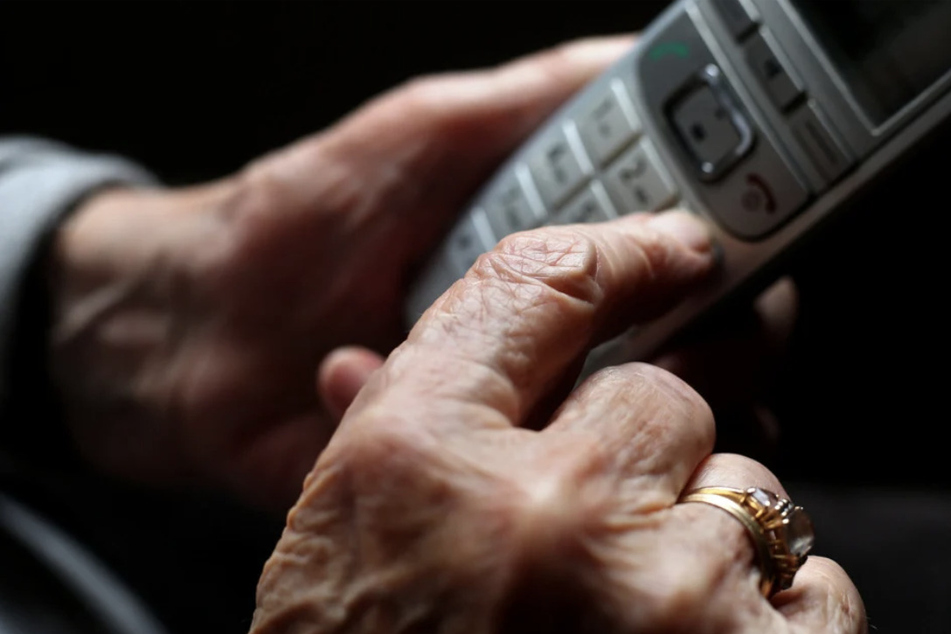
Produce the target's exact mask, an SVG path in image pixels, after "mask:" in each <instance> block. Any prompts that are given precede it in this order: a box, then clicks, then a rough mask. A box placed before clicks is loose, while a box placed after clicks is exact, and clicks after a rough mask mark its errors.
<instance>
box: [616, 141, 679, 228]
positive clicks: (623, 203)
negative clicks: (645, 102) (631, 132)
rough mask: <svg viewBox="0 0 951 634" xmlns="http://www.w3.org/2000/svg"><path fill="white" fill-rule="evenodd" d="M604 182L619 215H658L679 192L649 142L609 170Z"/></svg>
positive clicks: (639, 144)
mask: <svg viewBox="0 0 951 634" xmlns="http://www.w3.org/2000/svg"><path fill="white" fill-rule="evenodd" d="M603 182H604V186H605V188H606V189H607V191H608V193H609V194H610V196H611V199H612V200H613V201H614V205H615V207H616V208H617V211H618V213H619V214H627V213H632V212H635V211H659V210H661V209H665V208H667V207H669V206H670V205H672V204H673V203H674V202H675V201H676V200H677V189H676V187H674V184H673V181H672V180H671V179H670V177H669V176H667V174H666V172H665V171H664V168H663V167H662V166H661V162H660V158H659V157H658V156H657V152H656V150H655V149H654V146H653V145H652V144H651V143H650V141H648V140H647V139H646V138H645V139H641V141H640V142H639V143H638V144H637V145H635V146H634V147H633V148H631V149H630V150H628V151H627V152H625V153H624V154H622V155H621V156H620V158H618V159H617V160H616V161H615V162H614V163H612V164H611V165H610V166H609V167H608V170H607V172H606V173H605V174H604V177H603Z"/></svg>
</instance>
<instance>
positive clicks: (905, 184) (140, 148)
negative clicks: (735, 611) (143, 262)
mask: <svg viewBox="0 0 951 634" xmlns="http://www.w3.org/2000/svg"><path fill="white" fill-rule="evenodd" d="M665 4H666V3H665V2H647V1H641V2H636V1H629V2H582V1H574V2H530V1H523V2H488V1H484V2H425V3H424V2H416V3H410V2H386V3H376V2H240V3H238V2H210V1H206V2H190V3H186V2H168V1H166V2H109V3H106V2H99V3H93V2H68V3H54V2H35V3H28V2H9V1H8V2H0V58H2V59H3V60H4V64H3V70H2V71H0V72H2V82H0V134H9V133H25V134H37V135H43V136H48V137H52V138H56V139H61V140H64V141H67V142H69V143H72V144H75V145H77V146H79V147H83V148H88V149H93V150H103V151H109V152H116V153H120V154H123V155H126V156H128V157H131V158H133V159H135V160H137V161H139V162H141V163H142V164H144V165H145V166H147V167H149V168H150V169H152V170H154V171H155V172H156V173H157V174H158V175H159V176H160V177H161V178H163V179H165V180H166V182H168V183H170V184H173V185H174V184H182V183H189V182H197V181H201V180H205V179H210V178H214V177H217V176H222V175H224V174H226V173H228V172H230V171H233V170H235V169H238V168H240V167H241V166H242V165H243V164H245V163H246V162H248V161H249V160H251V159H253V158H255V157H257V156H259V155H260V154H262V153H263V152H266V151H269V150H272V149H275V148H278V147H280V146H282V145H283V144H286V143H288V142H291V141H293V140H295V139H297V138H299V137H300V136H303V135H306V134H309V133H311V132H314V131H317V130H319V129H321V128H323V127H325V126H328V125H331V124H332V123H333V122H334V121H335V120H337V119H338V118H340V117H341V116H342V115H344V114H345V113H347V112H348V111H350V110H352V109H353V108H355V107H357V106H358V105H359V104H361V103H362V102H364V101H365V100H366V99H368V98H370V97H371V96H373V95H375V94H378V93H379V92H381V91H383V90H386V89H388V88H390V87H393V86H394V85H397V84H399V83H400V82H402V81H404V80H406V79H408V78H410V77H412V76H415V75H418V74H422V73H429V72H436V71H441V70H449V69H461V68H474V67H479V66H485V65H490V64H495V63H499V62H502V61H504V60H507V59H510V58H512V57H514V56H517V55H520V54H523V53H526V52H530V51H533V50H537V49H539V48H542V47H545V46H548V45H551V44H555V43H558V42H561V41H564V40H567V39H571V38H575V37H580V36H584V35H589V34H603V33H620V32H627V31H632V30H636V29H639V28H640V27H642V26H643V25H645V24H646V23H647V22H648V21H649V20H650V19H651V18H652V17H653V16H654V15H656V13H657V12H658V11H659V10H660V9H661V8H662V7H663V6H664V5H665ZM933 141H934V142H933V143H932V144H931V146H930V147H929V148H927V150H926V151H925V152H923V153H922V154H921V155H919V156H918V157H916V158H915V159H914V160H913V161H912V162H909V163H907V164H905V165H904V166H902V167H900V168H899V169H898V170H897V171H896V172H895V174H894V176H893V177H892V178H891V179H889V180H887V181H885V180H883V181H882V182H880V183H878V185H877V187H876V188H875V189H874V190H873V191H872V192H871V193H869V194H868V195H866V196H863V197H862V198H860V199H859V200H858V201H857V202H856V204H855V206H854V208H853V209H852V210H851V212H850V214H849V215H848V216H847V217H846V218H845V220H844V221H843V222H841V223H839V224H837V225H836V226H834V227H832V228H831V229H830V230H829V231H827V232H826V233H824V234H823V235H822V236H821V237H819V238H818V239H817V240H815V241H814V242H813V243H812V245H811V246H810V248H809V249H808V250H805V251H803V252H802V253H801V254H800V256H799V257H798V258H797V259H795V260H794V261H792V262H791V263H790V265H789V272H790V273H792V274H793V276H794V277H795V279H796V280H797V282H798V285H799V288H800V292H801V296H802V316H801V320H800V322H799V326H798V328H797V332H796V335H795V338H794V341H793V346H792V348H791V351H790V356H789V358H788V360H787V363H786V364H785V365H784V367H783V371H782V373H783V375H782V377H781V380H780V382H779V383H778V387H777V389H776V390H775V392H774V393H773V394H772V401H771V404H772V405H773V406H774V408H775V409H776V411H777V412H778V413H779V414H780V417H781V421H782V424H783V428H782V429H783V431H782V435H781V437H780V448H779V451H778V453H775V454H770V455H769V456H767V457H764V460H767V461H768V464H769V466H771V467H772V468H773V469H774V470H775V471H776V472H777V473H778V474H779V475H780V476H781V477H783V478H784V480H785V481H787V482H790V489H791V490H792V491H801V495H802V496H804V497H805V498H806V499H811V500H813V502H812V506H811V507H810V508H811V510H813V511H814V513H813V515H814V518H815V519H816V522H817V525H818V526H819V528H820V542H819V550H820V551H822V552H823V553H825V554H831V555H834V556H836V557H837V558H838V559H840V560H841V561H843V563H845V564H846V567H847V568H848V570H849V571H850V572H851V573H852V574H853V577H854V578H855V579H856V581H857V583H858V585H859V587H860V590H862V591H863V593H864V594H865V597H866V600H867V601H868V603H869V611H870V615H871V617H872V623H873V625H877V626H878V627H879V631H893V632H909V631H915V632H931V631H935V632H938V631H944V630H942V629H939V628H945V627H946V623H947V620H946V619H944V616H946V615H944V614H942V613H943V612H944V611H945V610H946V608H941V607H940V606H942V605H945V604H946V603H947V601H946V600H944V599H943V598H942V597H946V596H948V592H947V591H948V589H949V588H948V581H947V580H946V579H945V578H944V577H945V576H946V575H943V574H941V572H942V570H943V566H944V564H945V562H948V561H949V560H951V557H949V556H948V553H946V552H944V551H945V550H947V547H946V546H939V544H940V542H943V541H947V540H946V539H943V538H942V536H945V537H946V536H947V535H948V530H947V527H949V526H951V523H949V521H948V517H949V513H948V512H947V509H946V508H945V506H946V505H945V504H944V501H943V496H942V495H941V493H942V492H943V490H944V489H945V487H946V486H947V484H948V479H949V474H948V464H949V459H948V455H947V444H946V443H945V440H944V438H945V430H944V428H945V427H946V425H947V424H948V423H949V420H951V417H949V415H948V412H947V407H946V405H945V402H944V401H943V397H944V395H945V394H946V393H947V392H948V388H947V385H946V384H947V381H946V377H947V371H946V370H945V369H944V366H943V362H944V360H945V358H946V351H947V345H946V337H945V328H944V327H945V324H946V323H947V310H946V308H945V307H944V304H945V297H944V295H945V290H946V289H947V287H948V285H947V282H946V280H945V273H946V271H947V264H946V251H947V248H946V243H947V242H948V240H947V238H946V237H945V233H944V232H945V229H944V227H945V225H946V222H945V216H946V215H947V213H948V209H947V208H948V202H947V200H948V197H947V194H946V192H945V187H946V182H945V179H946V178H947V176H946V173H947V170H948V165H949V162H948V160H947V158H946V153H945V151H944V148H946V147H948V145H947V142H948V135H947V134H941V135H936V136H935V138H934V139H933ZM797 487H798V488H797ZM912 491H914V492H915V493H912ZM827 492H831V493H829V495H828V496H827V495H826V494H827ZM840 494H841V495H840ZM123 495H126V494H125V493H121V492H119V493H116V496H117V497H116V498H115V499H122V500H125V499H126V498H124V497H122V496H123ZM810 496H812V497H810ZM830 496H831V497H830ZM836 496H839V497H836ZM75 499H77V500H81V499H82V498H81V497H76V498H75ZM843 500H845V501H843ZM863 501H869V502H870V505H865V506H861V507H860V503H862V502H863ZM883 501H884V502H887V505H886V506H880V505H878V504H879V503H880V502H883ZM162 504H166V502H162ZM169 504H170V503H169ZM101 506H102V508H100V507H98V506H96V507H94V506H93V505H92V503H90V504H89V505H86V503H85V502H82V505H80V504H78V503H77V510H76V512H75V514H76V517H80V516H82V517H84V518H85V519H84V520H83V522H85V523H86V524H87V525H88V526H87V529H86V531H87V533H89V534H90V535H91V534H93V533H95V532H96V529H95V528H94V527H95V525H96V519H95V518H96V517H98V515H96V513H100V512H101V513H108V512H109V509H108V507H109V504H103V505H101ZM128 508H129V509H130V510H129V511H128V512H127V513H126V514H125V515H126V517H124V519H121V520H117V522H116V523H115V526H117V528H116V529H115V531H114V534H119V533H121V532H122V531H123V530H125V529H128V530H130V531H131V530H138V531H142V532H143V535H145V539H146V540H154V541H155V543H154V544H153V545H152V546H150V548H152V550H153V552H152V554H151V555H149V556H147V557H143V556H142V555H141V554H130V553H129V552H128V551H127V550H126V549H124V548H123V547H120V546H119V545H117V544H116V542H114V541H111V540H112V537H110V539H108V540H107V539H105V538H104V537H100V541H104V542H105V541H108V542H109V543H104V544H103V545H102V546H101V550H102V552H104V553H105V554H104V556H105V557H106V558H107V559H108V560H110V561H111V562H112V563H114V564H115V565H116V566H117V567H119V568H120V569H121V570H123V571H124V574H126V575H127V576H128V577H129V578H131V579H132V580H133V582H134V583H136V584H137V585H138V586H140V587H144V588H145V590H144V592H145V593H146V595H147V596H151V597H154V601H155V603H156V604H157V605H158V606H159V609H160V612H161V613H162V615H163V618H164V619H165V620H166V622H167V623H169V624H170V625H172V626H173V627H175V628H176V629H177V630H179V631H187V630H189V627H187V625H186V624H188V623H191V624H192V625H196V624H197V625H200V626H201V627H198V626H196V627H195V628H194V629H195V631H198V630H200V629H202V628H203V627H209V626H210V627H212V628H214V629H217V630H218V631H241V630H242V629H244V628H246V626H247V622H248V620H247V616H246V615H249V614H250V609H251V606H253V584H254V581H255V580H256V575H257V573H258V571H259V570H260V565H261V563H262V562H263V558H262V557H263V556H266V553H267V552H268V551H269V546H270V543H271V542H270V540H271V539H272V538H276V532H275V531H276V530H277V528H279V526H278V524H275V523H274V522H271V521H270V520H267V521H264V522H261V523H260V524H256V523H255V522H257V520H253V519H248V520H247V522H248V525H249V526H250V525H252V524H253V525H254V526H256V527H258V526H260V530H258V528H254V529H249V533H251V534H250V535H249V536H247V543H246V544H244V543H242V542H241V541H240V540H241V539H242V536H237V537H236V536H233V535H232V536H228V537H223V535H227V534H228V526H230V524H229V522H228V521H226V520H223V519H222V518H223V517H225V518H230V517H232V516H231V515H229V513H232V512H233V513H235V514H236V516H238V517H242V518H244V516H243V515H242V511H240V510H236V509H228V510H224V511H222V510H221V509H219V508H218V506H215V505H214V504H212V503H210V502H207V501H199V502H196V503H195V505H193V507H190V508H189V509H188V510H184V511H181V512H180V513H178V514H177V515H176V514H175V513H174V512H173V513H170V515H174V516H175V517H166V518H165V520H164V522H165V523H162V522H158V521H156V520H155V516H154V509H139V508H137V507H136V506H135V505H134V504H132V505H131V506H129V507H128ZM162 508H165V507H162ZM820 509H821V510H823V511H826V513H825V514H820V513H818V512H817V511H818V510H820ZM883 509H884V510H883ZM139 511H141V512H142V513H145V515H144V516H143V517H146V516H147V517H149V518H150V519H149V520H148V522H145V521H144V520H143V521H142V522H139V523H138V524H136V522H135V521H134V519H130V518H135V517H138V515H137V513H139ZM149 513H152V515H149ZM176 518H177V519H176ZM123 522H126V523H127V524H128V523H131V524H134V526H131V527H130V526H127V525H125V524H123ZM145 524H148V526H145ZM118 527H124V528H121V529H120V528H118ZM276 527H277V528H276ZM823 531H824V532H823ZM109 534H110V535H113V533H109ZM824 534H825V535H828V539H827V540H826V541H823V539H824V538H823V535H824ZM170 535H171V536H173V537H174V538H175V539H177V540H179V541H178V542H177V543H174V544H172V545H171V546H169V544H168V539H167V538H168V537H169V536H170ZM116 539H117V540H120V541H121V539H120V538H118V537H117V538H116ZM163 539H165V541H164V542H163V541H162V540H163ZM823 545H825V546H823ZM926 545H927V548H928V549H927V550H925V546H926ZM235 548H245V549H246V553H247V557H246V559H247V560H249V561H250V563H244V561H243V560H240V558H237V557H235V556H234V549H235ZM176 553H179V554H178V556H177V557H176ZM236 559H237V560H239V561H238V562H237V563H236V561H235V560H236ZM909 560H914V561H915V562H916V563H915V564H914V566H907V565H905V564H906V563H907V562H908V561H909ZM173 566H182V567H181V568H178V570H179V571H181V570H191V569H192V568H194V570H195V571H197V572H195V571H193V572H191V573H190V574H191V577H192V580H191V581H190V583H192V584H193V585H195V586H196V587H200V588H201V592H204V593H205V594H204V598H205V599H206V600H199V598H198V597H201V596H202V595H201V594H200V593H199V594H197V595H195V594H193V596H192V597H191V598H183V597H182V595H183V594H185V593H182V592H179V591H178V589H179V588H178V587H177V585H175V584H170V583H169V580H168V577H167V576H165V575H168V574H175V571H173V570H170V569H171V568H172V567H173ZM189 566H190V567H191V568H189ZM218 577H226V578H225V579H223V580H222V579H219V578H218ZM177 583H183V582H181V581H179V582H177ZM185 583H186V585H187V583H189V582H185ZM213 588H217V590H214V589H213ZM209 597H210V598H209ZM199 606H201V607H199ZM896 606H897V607H896ZM902 609H907V610H908V611H909V612H913V613H917V614H918V616H917V618H924V619H925V621H927V623H925V624H917V625H914V626H912V625H910V623H909V622H908V621H907V620H905V617H903V616H902V615H901V610H902ZM922 613H924V614H926V615H927V614H931V615H934V618H933V619H932V620H930V621H929V620H928V617H927V616H925V617H922V616H921V614H922ZM236 615H241V616H236ZM939 616H940V617H941V618H940V619H939V618H938V617H939ZM929 624H930V625H929ZM929 627H934V628H935V629H929Z"/></svg>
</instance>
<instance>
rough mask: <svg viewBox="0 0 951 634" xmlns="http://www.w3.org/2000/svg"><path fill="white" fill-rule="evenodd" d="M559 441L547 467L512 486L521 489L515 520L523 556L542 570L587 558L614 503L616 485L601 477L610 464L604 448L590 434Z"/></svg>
mask: <svg viewBox="0 0 951 634" xmlns="http://www.w3.org/2000/svg"><path fill="white" fill-rule="evenodd" d="M560 440H561V443H560V445H556V446H549V448H548V449H549V451H547V452H545V455H546V457H545V458H544V461H545V464H544V468H535V469H532V471H531V473H530V475H529V477H520V478H518V480H517V484H516V483H512V485H513V486H517V487H518V488H517V495H516V496H514V498H515V502H514V503H513V506H512V508H511V516H512V523H513V526H514V527H515V532H516V534H517V535H518V536H519V538H518V543H520V544H521V552H522V553H523V556H524V558H525V560H526V561H528V562H534V563H535V564H537V565H538V566H541V567H543V568H548V567H550V566H552V565H559V563H558V562H561V563H562V564H564V563H567V562H574V563H580V562H581V561H582V560H584V559H587V556H586V555H585V553H586V549H585V544H586V543H589V540H588V536H590V535H591V534H592V532H593V531H594V530H596V527H597V526H598V522H599V521H600V519H601V518H602V517H603V515H604V512H606V510H607V509H608V508H610V506H611V504H612V502H613V501H615V500H614V496H615V491H614V489H613V481H612V480H611V479H610V478H607V477H601V476H602V474H603V473H604V467H605V465H606V464H607V462H608V460H607V458H606V457H605V456H604V450H603V448H602V446H601V444H600V443H599V442H597V440H596V439H595V438H593V437H590V436H588V435H586V434H570V435H568V434H565V435H563V436H562V437H561V438H560ZM555 553H557V554H558V556H557V557H554V558H553V557H552V554H555Z"/></svg>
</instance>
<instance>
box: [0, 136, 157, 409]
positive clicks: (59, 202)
mask: <svg viewBox="0 0 951 634" xmlns="http://www.w3.org/2000/svg"><path fill="white" fill-rule="evenodd" d="M112 184H128V185H156V184H157V182H156V179H155V178H154V177H153V176H152V175H151V174H149V173H148V172H147V171H145V170H144V169H142V168H141V167H139V166H137V165H135V164H134V163H132V162H130V161H127V160H125V159H122V158H120V157H116V156H110V155H97V154H88V153H83V152H80V151H78V150H75V149H73V148H70V147H68V146H65V145H62V144H60V143H56V142H52V141H47V140H43V139H36V138H29V137H0V404H2V403H3V401H4V400H5V399H4V394H5V385H6V384H7V376H6V370H7V365H8V355H9V354H10V348H11V346H10V344H11V337H13V336H14V322H15V319H16V316H17V314H18V311H19V309H20V306H19V305H18V296H19V294H20V290H21V282H22V280H23V277H24V275H25V274H26V271H27V270H28V268H29V267H30V264H31V262H32V261H33V259H34V258H35V256H36V252H37V249H38V248H39V246H40V244H41V242H42V241H43V239H44V237H45V236H46V235H48V233H49V232H50V231H51V230H52V229H53V228H54V227H55V226H56V224H57V222H58V221H59V220H60V219H61V218H62V217H63V215H64V214H66V213H67V212H68V211H69V210H70V209H72V208H73V207H74V206H75V205H76V204H77V203H79V202H80V201H81V200H82V199H83V198H84V197H86V196H88V195H89V194H90V193H92V192H93V191H95V190H96V189H99V188H102V187H104V186H107V185H112Z"/></svg>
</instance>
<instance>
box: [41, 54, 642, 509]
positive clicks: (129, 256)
mask: <svg viewBox="0 0 951 634" xmlns="http://www.w3.org/2000/svg"><path fill="white" fill-rule="evenodd" d="M630 45H631V40H630V39H629V38H615V39H604V40H592V41H585V42H580V43H576V44H573V45H570V46H563V47H560V48H558V49H555V50H552V51H549V52H545V53H542V54H538V55H535V56H532V57H529V58H526V59H523V60H519V61H516V62H514V63H511V64H508V65H506V66H504V67H500V68H497V69H492V70H488V71H484V72H472V73H460V74H456V75H446V76H438V77H431V78H425V79H421V80H416V81H413V82H410V83H409V84H408V85H406V86H403V87H401V88H398V89H396V90H394V91H393V92H391V93H389V94H386V95H384V96H382V97H381V98H379V99H377V100H375V101H373V102H371V103H369V104H368V105H366V106H365V107H363V108H362V109H360V110H359V111H357V112H356V113H355V114H353V115H352V116H350V117H348V118H347V119H345V120H343V121H341V122H340V123H339V124H337V125H335V126H333V127H332V128H330V129H328V130H327V131H325V132H323V133H321V134H318V135H316V136H314V137H313V138H309V139H306V140H304V141H302V142H299V143H297V144H296V145H294V146H292V147H290V148H287V149H284V150H282V151H280V152H277V153H275V154H273V155H270V156H266V157H264V158H262V159H260V160H258V161H256V162H255V163H253V164H252V165H250V166H249V167H248V168H247V169H245V170H243V171H242V172H241V173H240V174H237V175H235V176H233V177H229V178H226V179H224V180H222V181H220V182H215V183H212V184H208V185H203V186H200V187H194V188H188V189H183V190H172V191H110V192H106V193H103V194H101V195H99V196H96V197H94V198H93V199H92V200H90V201H89V203H88V204H86V205H85V207H84V208H82V209H81V210H79V212H78V213H76V214H75V215H74V216H73V217H72V218H71V219H70V220H69V221H68V222H67V223H66V225H65V226H64V227H63V229H62V231H61V232H60V234H59V237H58V239H57V242H56V245H55V249H54V258H53V262H54V275H53V286H52V288H53V301H54V323H53V331H52V337H53V340H52V366H53V369H54V373H55V377H56V381H57V383H58V385H59V387H60V389H61V391H62V392H63V398H64V402H65V405H66V412H67V415H68V417H69V419H70V424H71V428H72V431H73V434H74V436H75V437H76V439H77V442H78V444H79V447H80V449H81V450H82V452H83V453H84V454H85V455H86V456H87V457H88V458H90V459H91V460H92V461H93V462H94V463H96V464H98V465H100V466H101V467H104V468H105V469H107V470H109V471H111V472H113V473H117V474H120V475H123V476H132V477H136V478H140V479H146V480H152V481H160V482H163V483H167V482H176V481H178V482H201V483H203V484H208V483H209V482H210V483H212V484H215V485H218V486H224V487H226V488H227V489H230V490H232V491H234V492H238V493H239V494H241V495H243V496H245V497H246V498H248V499H250V500H252V501H254V502H258V503H261V502H263V503H266V504H269V505H271V506H274V507H276V508H280V509H286V508H287V505H289V504H290V503H291V502H293V500H294V499H295V498H296V496H297V494H298V493H299V492H300V484H301V482H302V480H303V477H304V475H305V474H306V473H307V472H308V471H309V470H310V468H311V467H312V466H313V462H314V460H315V458H316V456H317V454H318V452H319V451H320V449H322V448H323V447H324V446H325V445H326V443H327V441H328V439H329V437H330V435H331V434H332V432H333V430H334V428H335V426H336V423H337V421H338V420H339V415H340V413H341V410H342V408H343V407H345V405H346V403H348V402H349V400H350V399H351V398H352V396H353V394H354V393H355V392H356V390H357V389H358V388H359V386H360V385H362V383H363V381H364V380H365V377H366V374H367V373H368V372H369V371H370V370H372V369H373V368H375V367H377V366H378V365H379V363H380V357H379V356H378V354H377V353H380V354H386V353H388V352H389V351H390V350H391V349H392V348H393V346H395V345H396V344H397V343H398V342H399V341H401V340H402V338H403V337H404V335H405V331H404V327H403V324H402V312H401V306H402V303H403V299H404V291H405V289H406V287H407V284H408V282H409V280H410V278H411V276H412V274H413V273H414V271H415V269H416V268H417V267H418V266H419V264H420V261H421V260H422V259H423V258H424V257H425V255H426V254H427V253H429V252H430V251H431V250H432V248H433V247H434V245H435V243H436V241H437V240H438V239H439V237H440V236H441V235H442V234H443V233H445V231H446V229H447V227H448V225H449V223H450V222H451V221H452V219H453V217H454V215H455V214H457V213H458V210H459V209H461V208H462V207H463V206H464V203H465V202H466V200H467V199H468V198H469V197H470V196H471V195H472V194H473V193H474V191H475V189H476V188H477V187H478V186H479V185H480V184H481V183H482V182H483V181H484V180H485V179H486V178H487V177H488V176H489V175H490V173H491V172H492V170H493V169H494V168H495V167H496V166H497V165H498V164H499V163H500V162H501V161H502V159H504V158H505V156H506V155H508V154H509V153H510V152H511V151H512V150H513V149H514V148H515V147H517V145H518V144H519V143H520V142H521V141H522V140H523V139H524V138H525V137H526V136H527V135H528V134H529V133H530V132H531V131H532V130H533V129H534V128H535V127H537V126H538V125H539V124H540V123H541V121H543V120H544V118H545V117H546V116H547V115H549V114H550V113H551V112H552V111H553V110H554V109H555V108H556V107H557V106H558V105H559V104H561V103H562V102H563V101H564V100H565V99H566V98H567V97H568V96H570V95H571V94H572V93H574V92H575V91H577V90H578V89H579V88H581V87H582V86H583V85H584V84H585V82H587V81H588V80H590V79H591V78H592V77H594V76H595V75H596V74H597V73H599V72H600V71H601V70H603V68H604V67H605V66H607V65H608V64H609V63H610V62H612V61H614V60H615V59H616V58H617V57H618V56H619V55H620V54H621V53H622V52H623V51H625V50H627V48H628V47H629V46H630ZM348 345H354V346H360V347H361V349H363V350H364V352H360V351H357V352H355V353H352V354H348V355H347V359H348V363H347V364H345V366H343V368H342V369H341V368H340V367H337V369H334V368H333V367H332V368H331V369H330V371H329V372H327V373H325V375H326V376H329V377H330V379H329V380H328V381H327V382H326V383H325V388H326V389H325V390H324V395H325V402H324V403H321V402H318V400H317V398H316V397H315V394H314V390H313V384H314V375H315V373H316V371H317V367H318V364H320V363H321V362H322V361H323V360H324V359H325V357H326V356H327V355H328V353H329V352H331V351H332V350H334V349H336V348H338V347H340V346H348ZM369 350H373V351H375V353H370V352H369Z"/></svg>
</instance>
